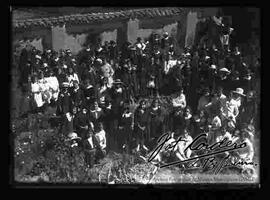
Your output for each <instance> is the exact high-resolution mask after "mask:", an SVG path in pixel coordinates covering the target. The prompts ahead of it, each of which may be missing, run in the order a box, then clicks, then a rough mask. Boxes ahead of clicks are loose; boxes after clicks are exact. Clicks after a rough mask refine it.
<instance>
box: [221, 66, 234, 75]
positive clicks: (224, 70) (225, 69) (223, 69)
mask: <svg viewBox="0 0 270 200" xmlns="http://www.w3.org/2000/svg"><path fill="white" fill-rule="evenodd" d="M219 71H220V72H225V73H228V74H229V73H231V72H230V71H229V70H228V69H227V68H225V67H223V68H221V69H220V70H219Z"/></svg>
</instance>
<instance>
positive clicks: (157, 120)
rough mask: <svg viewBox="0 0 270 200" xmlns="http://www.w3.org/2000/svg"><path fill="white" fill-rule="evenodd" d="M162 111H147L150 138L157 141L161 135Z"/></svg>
mask: <svg viewBox="0 0 270 200" xmlns="http://www.w3.org/2000/svg"><path fill="white" fill-rule="evenodd" d="M161 117H162V110H161V108H160V107H159V108H158V109H157V110H154V109H153V108H150V109H149V128H150V135H149V139H150V138H155V139H158V137H160V136H161V134H162V124H161V123H162V121H161Z"/></svg>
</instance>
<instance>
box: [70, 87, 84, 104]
mask: <svg viewBox="0 0 270 200" xmlns="http://www.w3.org/2000/svg"><path fill="white" fill-rule="evenodd" d="M70 97H71V102H72V106H75V107H79V106H81V105H82V104H83V102H84V99H85V98H84V93H83V90H82V89H81V88H79V89H77V90H75V89H73V90H72V91H71V96H70Z"/></svg>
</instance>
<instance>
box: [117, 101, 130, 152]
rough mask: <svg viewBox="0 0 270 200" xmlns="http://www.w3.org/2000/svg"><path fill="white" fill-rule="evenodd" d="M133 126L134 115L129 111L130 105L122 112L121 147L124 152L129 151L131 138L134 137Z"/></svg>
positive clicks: (120, 122)
mask: <svg viewBox="0 0 270 200" xmlns="http://www.w3.org/2000/svg"><path fill="white" fill-rule="evenodd" d="M132 124H133V114H132V112H131V111H130V109H129V106H128V105H125V107H124V110H123V111H122V112H121V117H120V121H119V127H118V129H119V139H118V141H119V143H120V144H119V147H120V149H122V150H124V149H125V150H127V152H128V151H129V147H130V143H131V137H132Z"/></svg>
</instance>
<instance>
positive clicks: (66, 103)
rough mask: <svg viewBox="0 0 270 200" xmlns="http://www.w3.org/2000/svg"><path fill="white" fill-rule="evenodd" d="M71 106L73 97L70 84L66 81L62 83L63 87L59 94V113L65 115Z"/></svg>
mask: <svg viewBox="0 0 270 200" xmlns="http://www.w3.org/2000/svg"><path fill="white" fill-rule="evenodd" d="M70 107H71V99H70V92H69V84H68V83H67V82H64V83H63V84H62V89H61V91H60V94H59V99H58V106H57V111H56V113H57V115H65V114H66V113H67V112H68V111H69V108H70Z"/></svg>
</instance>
